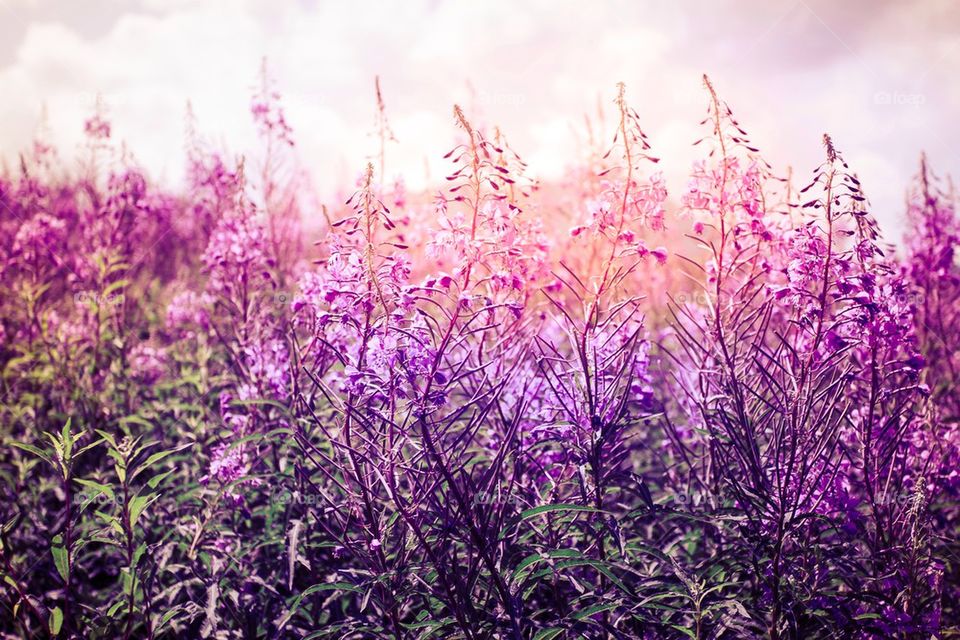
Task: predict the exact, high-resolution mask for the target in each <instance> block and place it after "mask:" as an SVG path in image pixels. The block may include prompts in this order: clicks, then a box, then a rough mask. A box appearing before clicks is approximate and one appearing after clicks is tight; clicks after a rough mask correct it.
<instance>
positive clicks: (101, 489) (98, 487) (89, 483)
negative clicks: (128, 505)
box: [75, 478, 117, 500]
mask: <svg viewBox="0 0 960 640" xmlns="http://www.w3.org/2000/svg"><path fill="white" fill-rule="evenodd" d="M75 481H76V483H77V484H79V485H81V486H84V487H87V488H88V489H93V490H94V491H96V493H95V494H93V496H92V497H94V498H96V497H97V496H98V495H100V494H101V493H102V494H105V495H106V496H107V497H108V498H110V499H111V500H116V499H117V498H116V496H115V495H114V493H113V488H112V487H110V485H106V484H101V483H99V482H94V481H93V480H81V479H80V478H76V479H75Z"/></svg>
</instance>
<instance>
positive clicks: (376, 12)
mask: <svg viewBox="0 0 960 640" xmlns="http://www.w3.org/2000/svg"><path fill="white" fill-rule="evenodd" d="M264 57H266V59H267V60H268V64H269V68H270V72H271V75H272V76H273V77H274V78H275V80H276V83H277V88H278V89H279V90H280V91H281V92H282V94H283V102H284V105H285V109H286V113H287V118H288V120H289V122H290V124H291V126H292V127H293V129H294V134H295V137H296V141H297V153H298V156H299V158H300V161H301V162H302V164H303V166H304V167H305V169H306V170H307V171H308V173H309V174H310V176H311V179H312V182H313V184H314V185H315V186H316V188H317V189H318V191H319V192H320V195H321V198H323V197H328V196H329V197H332V196H333V194H334V193H335V191H336V189H337V187H338V186H341V187H342V186H343V185H344V184H346V183H348V182H350V181H352V180H353V179H354V178H355V176H356V175H357V174H358V173H359V171H360V170H361V169H362V167H363V166H364V164H365V162H366V160H367V159H368V158H369V157H370V156H371V155H372V154H373V153H374V152H375V150H376V148H377V143H376V140H375V139H374V138H373V137H372V136H371V131H372V129H373V122H374V105H375V102H374V89H373V86H374V77H375V76H378V75H379V76H380V78H381V84H382V88H383V93H384V99H385V101H386V105H387V111H388V115H389V118H390V122H391V125H392V128H393V130H394V132H395V136H396V138H397V143H396V144H391V145H390V146H389V147H388V149H387V173H388V175H389V176H394V175H397V174H402V175H403V176H404V179H405V180H406V182H407V184H408V185H409V186H410V187H411V188H417V187H421V186H423V185H425V184H428V183H429V182H430V181H435V180H438V179H439V178H440V177H441V176H442V175H443V172H444V170H445V169H447V165H446V163H445V161H443V160H442V156H443V154H444V153H445V152H446V151H447V150H448V149H449V148H450V146H452V140H453V139H454V135H455V131H454V124H453V117H452V115H451V110H452V105H453V104H454V103H460V104H463V105H464V106H465V107H466V108H467V110H468V112H469V113H472V114H473V116H474V117H476V118H478V119H480V120H481V121H483V122H486V123H488V124H497V125H499V126H500V127H501V129H502V130H503V131H504V132H505V133H506V135H507V136H508V138H509V139H510V141H511V146H513V147H514V148H515V149H516V150H517V151H518V152H520V154H521V156H523V157H524V159H525V160H526V161H527V162H528V163H529V165H530V168H531V173H532V174H534V175H535V176H538V177H540V178H542V179H544V180H550V179H551V178H555V177H557V176H559V175H561V174H562V172H563V170H564V168H565V166H566V165H567V164H568V163H569V162H571V161H573V160H575V158H576V157H577V156H576V154H577V149H578V137H577V132H578V131H582V128H583V127H582V123H583V121H584V114H586V113H595V112H596V110H597V105H598V104H600V105H604V106H605V107H611V106H612V99H613V96H614V94H615V91H616V88H615V86H616V83H617V82H619V81H623V82H624V83H626V85H627V97H628V100H629V101H630V103H631V104H632V106H634V107H635V109H636V110H637V112H638V113H639V115H640V118H641V122H642V124H643V126H644V129H645V131H646V132H647V134H648V136H649V138H650V142H651V144H652V145H653V149H654V153H655V155H658V156H660V157H662V158H663V160H662V162H661V165H662V168H663V170H664V172H665V174H666V175H667V178H668V181H669V186H670V187H671V189H672V191H673V192H674V193H675V194H676V193H679V192H680V191H681V190H682V189H683V188H684V186H685V184H686V180H685V176H686V174H687V172H688V171H689V168H690V164H691V162H692V161H693V160H694V159H696V158H697V156H698V152H699V149H698V148H694V147H692V143H693V142H694V141H695V140H696V139H697V138H699V137H700V136H701V135H702V133H703V132H702V129H701V128H700V127H699V126H698V122H699V121H700V119H701V118H702V117H703V115H704V113H705V110H706V105H707V95H706V93H705V91H704V88H703V85H702V81H701V77H702V74H703V73H707V74H709V75H710V77H711V78H712V80H713V82H714V85H715V86H716V88H717V90H718V91H719V93H720V94H721V96H722V97H723V98H724V99H725V100H726V101H727V102H728V103H729V104H730V106H731V107H732V108H733V110H734V112H735V114H736V115H737V117H738V120H739V121H740V123H741V124H742V125H743V126H744V127H745V128H746V129H747V130H748V131H749V132H750V134H751V138H752V140H753V142H754V143H755V144H756V145H757V146H759V147H760V148H761V150H762V151H763V152H764V155H765V157H767V159H768V160H769V161H770V162H771V163H772V164H773V165H774V167H775V169H777V170H778V172H780V173H786V168H787V167H792V168H793V172H794V175H795V176H797V181H798V182H801V181H803V179H804V178H806V177H807V176H809V175H810V173H811V171H812V170H813V168H814V167H816V166H817V165H818V164H819V163H820V161H821V160H822V158H823V149H822V146H821V138H822V134H823V133H824V132H829V133H830V134H831V135H832V136H833V138H834V140H835V142H836V144H837V146H838V148H839V149H840V150H841V151H842V152H843V153H844V155H845V157H846V159H847V161H848V162H849V163H850V165H851V167H852V168H853V170H855V171H856V172H857V173H858V175H859V176H860V179H861V182H862V184H863V185H864V188H865V190H866V193H867V195H868V196H869V198H870V200H871V202H872V205H873V212H874V214H875V215H876V217H877V218H878V219H879V220H880V223H881V225H882V226H883V227H884V228H885V229H886V230H887V233H888V236H890V237H891V239H895V237H896V236H898V235H899V234H900V233H901V232H902V225H901V218H902V212H903V200H904V193H905V189H906V187H907V184H908V182H909V180H910V178H911V176H912V175H913V174H915V173H916V168H917V165H918V158H919V154H920V152H921V151H922V150H925V151H926V152H927V154H928V156H929V158H930V161H931V163H932V166H933V167H934V168H935V169H936V170H937V171H938V172H939V173H941V174H947V173H952V174H957V172H958V171H960V127H958V125H957V115H958V114H960V79H958V70H960V3H958V2H955V1H954V0H914V1H912V2H907V1H904V2H881V1H876V0H852V1H846V0H845V1H843V2H838V1H836V0H828V1H822V0H750V1H739V2H733V1H730V0H704V1H702V2H701V1H693V0H686V1H675V0H643V1H632V2H616V1H608V2H601V1H597V2H591V3H583V2H567V1H564V0H550V1H548V0H532V1H528V2H516V1H513V2H508V1H504V2H500V1H496V0H495V1H485V2H438V1H435V0H404V1H396V2H393V1H390V0H376V1H368V2H357V1H356V0H353V1H343V2H320V1H310V0H299V1H288V2H280V1H277V0H274V1H272V2H267V1H258V0H225V1H223V2H217V1H203V2H200V1H192V0H129V1H126V2H121V1H120V0H84V1H83V2H77V1H76V0H0V95H2V97H3V99H2V100H0V156H3V157H4V158H6V159H7V160H8V161H9V160H10V159H11V158H15V157H16V153H17V152H18V151H19V150H20V149H23V148H25V147H26V146H27V145H28V144H29V143H30V141H31V140H32V138H33V136H34V135H35V132H36V130H37V127H38V125H39V123H40V122H41V114H42V113H44V112H45V113H46V114H47V115H46V127H47V129H48V135H49V137H50V139H52V141H53V142H55V143H57V144H58V146H60V147H61V149H62V150H63V151H64V152H70V151H71V150H76V149H77V147H78V145H79V142H80V140H81V137H82V128H83V122H84V120H85V119H86V118H87V117H88V116H89V115H90V114H91V113H92V111H93V108H94V104H95V102H96V100H97V96H100V97H101V100H102V103H103V104H104V105H105V107H106V109H107V114H108V117H109V118H110V120H111V121H112V123H113V131H114V137H116V138H119V139H122V140H123V141H125V143H126V144H127V146H128V148H129V149H130V150H131V151H132V153H133V154H134V156H135V157H136V159H137V160H138V161H139V162H140V163H142V164H143V166H144V167H146V169H147V170H148V171H149V172H150V174H151V175H152V176H153V177H154V178H156V179H158V180H161V181H162V182H164V183H167V184H170V185H174V186H175V185H177V184H180V182H181V181H182V179H183V175H182V172H183V167H184V162H183V159H184V146H185V143H184V140H185V137H184V128H185V112H186V104H187V102H188V101H189V102H190V104H191V105H192V108H193V111H194V112H195V114H196V118H197V122H198V127H199V130H200V131H201V132H202V134H203V135H204V137H205V138H206V139H208V140H210V141H212V142H213V143H214V144H216V145H219V146H222V147H223V148H225V149H226V150H228V151H230V152H231V153H237V154H239V153H244V152H248V151H251V150H252V149H255V148H256V143H255V136H256V133H255V129H254V127H253V124H252V123H251V120H250V112H249V104H250V96H251V93H252V91H253V89H254V88H255V86H256V83H257V78H258V74H259V69H260V64H261V60H262V59H263V58H264ZM609 133H610V135H611V136H612V130H611V131H610V132H609Z"/></svg>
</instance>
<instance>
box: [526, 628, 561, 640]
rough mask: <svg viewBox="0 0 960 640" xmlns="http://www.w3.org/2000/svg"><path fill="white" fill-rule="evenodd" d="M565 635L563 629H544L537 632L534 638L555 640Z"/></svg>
mask: <svg viewBox="0 0 960 640" xmlns="http://www.w3.org/2000/svg"><path fill="white" fill-rule="evenodd" d="M561 633H563V629H561V628H560V627H550V628H549V629H542V630H540V631H538V632H537V635H535V636H533V640H553V638H556V637H557V636H558V635H560V634H561Z"/></svg>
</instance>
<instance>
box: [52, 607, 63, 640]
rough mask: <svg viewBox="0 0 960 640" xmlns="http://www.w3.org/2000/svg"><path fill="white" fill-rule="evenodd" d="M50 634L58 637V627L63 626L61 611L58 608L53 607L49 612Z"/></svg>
mask: <svg viewBox="0 0 960 640" xmlns="http://www.w3.org/2000/svg"><path fill="white" fill-rule="evenodd" d="M49 625H50V634H51V635H58V634H59V633H60V627H62V626H63V611H61V610H60V607H54V608H53V609H52V610H51V611H50V620H49Z"/></svg>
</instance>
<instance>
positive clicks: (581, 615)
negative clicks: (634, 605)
mask: <svg viewBox="0 0 960 640" xmlns="http://www.w3.org/2000/svg"><path fill="white" fill-rule="evenodd" d="M617 606H618V605H617V604H616V603H611V604H595V605H593V606H592V607H587V608H586V609H584V610H583V611H578V612H577V613H575V614H573V619H574V620H585V619H586V618H589V617H590V616H592V615H596V614H598V613H601V612H603V611H610V610H611V609H616V608H617Z"/></svg>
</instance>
